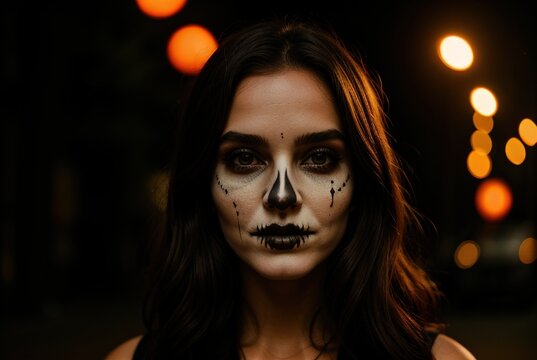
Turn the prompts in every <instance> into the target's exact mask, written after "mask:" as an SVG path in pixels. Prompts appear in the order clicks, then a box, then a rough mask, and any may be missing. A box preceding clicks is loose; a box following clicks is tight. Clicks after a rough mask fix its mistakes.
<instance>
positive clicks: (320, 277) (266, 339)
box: [241, 265, 326, 360]
mask: <svg viewBox="0 0 537 360" xmlns="http://www.w3.org/2000/svg"><path fill="white" fill-rule="evenodd" d="M325 273H326V271H325V267H324V266H323V265H321V266H320V267H317V268H316V269H315V270H314V271H312V272H311V273H310V274H308V275H307V276H306V277H303V278H300V279H296V280H270V279H266V278H264V277H262V276H260V275H259V274H257V273H256V272H254V271H253V270H252V269H251V268H249V267H247V266H246V265H244V266H243V269H242V274H243V281H244V297H245V302H246V305H247V309H246V310H245V313H244V317H243V319H244V321H243V324H244V327H243V328H244V331H243V336H242V339H241V340H242V345H243V350H244V352H245V353H247V355H248V354H249V355H250V356H246V357H247V359H248V360H250V359H256V358H257V359H271V358H274V359H277V358H280V359H295V358H296V359H300V358H305V359H313V357H311V354H317V353H318V350H317V349H316V348H315V347H313V346H312V343H311V340H312V339H311V338H310V335H311V333H310V331H311V330H313V340H314V341H315V343H317V344H323V343H324V341H326V340H323V338H322V324H321V323H320V322H319V321H315V322H314V323H313V324H312V321H313V319H314V317H315V314H316V312H317V310H318V308H319V304H320V295H321V291H322V286H323V283H324V278H325ZM312 326H313V328H311V327H312ZM263 354H264V355H263Z"/></svg>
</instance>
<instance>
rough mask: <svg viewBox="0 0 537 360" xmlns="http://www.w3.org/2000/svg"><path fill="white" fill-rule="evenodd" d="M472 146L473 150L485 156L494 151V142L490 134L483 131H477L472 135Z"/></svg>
mask: <svg viewBox="0 0 537 360" xmlns="http://www.w3.org/2000/svg"><path fill="white" fill-rule="evenodd" d="M470 144H471V145H472V149H474V150H475V151H481V152H482V153H484V154H488V153H490V150H492V140H491V138H490V136H489V134H487V133H486V132H484V131H481V130H476V131H474V132H473V133H472V136H471V137H470Z"/></svg>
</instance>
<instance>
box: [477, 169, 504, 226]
mask: <svg viewBox="0 0 537 360" xmlns="http://www.w3.org/2000/svg"><path fill="white" fill-rule="evenodd" d="M512 205H513V194H512V193H511V189H510V187H509V185H507V183H506V182H505V181H504V180H502V179H498V178H494V179H488V180H485V181H483V182H482V183H481V184H479V186H478V188H477V190H476V192H475V207H476V209H477V212H478V213H479V215H481V217H482V218H483V219H484V220H486V221H489V222H495V221H499V220H502V219H503V218H504V217H505V216H506V215H507V214H508V213H509V211H510V210H511V207H512Z"/></svg>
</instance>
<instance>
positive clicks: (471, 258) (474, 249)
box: [454, 240, 480, 269]
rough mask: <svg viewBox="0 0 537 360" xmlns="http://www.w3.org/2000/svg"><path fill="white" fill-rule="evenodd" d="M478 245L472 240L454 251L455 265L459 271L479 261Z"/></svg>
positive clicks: (461, 244) (463, 243)
mask: <svg viewBox="0 0 537 360" xmlns="http://www.w3.org/2000/svg"><path fill="white" fill-rule="evenodd" d="M479 252H480V249H479V244H477V243H476V242H475V241H472V240H466V241H463V242H462V243H460V244H459V246H457V249H455V254H454V259H455V264H457V266H458V267H460V268H461V269H469V268H471V267H472V266H474V265H475V263H476V262H477V260H478V259H479Z"/></svg>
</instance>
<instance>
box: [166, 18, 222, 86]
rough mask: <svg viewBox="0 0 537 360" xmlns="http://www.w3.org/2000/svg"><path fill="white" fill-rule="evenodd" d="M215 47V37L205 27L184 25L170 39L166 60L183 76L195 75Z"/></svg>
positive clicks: (216, 45)
mask: <svg viewBox="0 0 537 360" xmlns="http://www.w3.org/2000/svg"><path fill="white" fill-rule="evenodd" d="M217 47H218V43H217V41H216V39H215V37H214V36H213V34H212V33H211V32H210V31H209V30H207V29H206V28H205V27H203V26H200V25H185V26H183V27H181V28H179V29H178V30H177V31H176V32H175V33H174V34H173V35H172V36H171V37H170V40H169V42H168V59H169V61H170V63H171V64H172V65H173V67H174V68H175V69H177V70H178V71H180V72H182V73H183V74H186V75H197V74H198V73H199V71H200V70H201V68H202V67H203V65H205V62H206V61H207V60H208V59H209V57H210V56H211V55H212V53H213V52H214V51H215V50H216V49H217Z"/></svg>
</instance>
